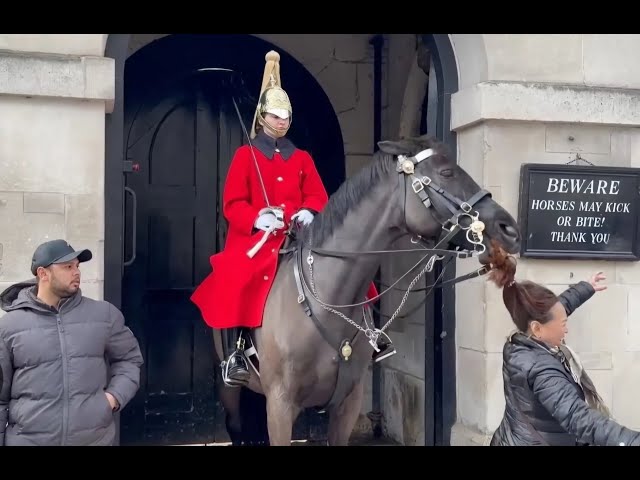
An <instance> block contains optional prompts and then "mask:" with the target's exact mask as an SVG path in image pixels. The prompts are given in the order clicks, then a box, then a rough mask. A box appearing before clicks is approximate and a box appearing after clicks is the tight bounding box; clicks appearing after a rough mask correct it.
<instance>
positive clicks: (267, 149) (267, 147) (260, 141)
mask: <svg viewBox="0 0 640 480" xmlns="http://www.w3.org/2000/svg"><path fill="white" fill-rule="evenodd" d="M252 144H253V145H254V146H255V147H256V148H257V149H258V150H260V151H261V152H262V153H263V154H264V156H265V157H267V158H269V159H273V155H274V153H275V152H276V149H278V150H279V153H280V155H281V156H282V158H284V159H285V160H288V159H289V157H291V155H293V152H294V150H295V149H296V146H295V145H294V144H293V143H292V142H291V140H289V139H288V138H287V137H282V138H278V139H277V140H276V139H275V138H272V137H270V136H269V135H267V134H266V133H264V132H263V131H262V130H260V131H259V132H258V134H257V135H256V138H254V139H253V142H252Z"/></svg>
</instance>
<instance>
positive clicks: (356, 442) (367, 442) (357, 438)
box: [183, 435, 401, 447]
mask: <svg viewBox="0 0 640 480" xmlns="http://www.w3.org/2000/svg"><path fill="white" fill-rule="evenodd" d="M292 444H293V446H300V447H304V446H320V445H323V444H322V443H321V442H313V441H307V440H299V441H293V442H292ZM229 445H230V443H228V442H221V443H208V444H191V445H183V446H190V447H197V446H207V447H226V446H229ZM349 445H350V446H367V447H376V446H387V445H389V446H401V445H400V444H399V443H397V442H395V441H393V440H391V439H388V438H373V436H372V435H354V436H352V437H351V441H350V442H349Z"/></svg>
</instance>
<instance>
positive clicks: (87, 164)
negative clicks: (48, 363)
mask: <svg viewBox="0 0 640 480" xmlns="http://www.w3.org/2000/svg"><path fill="white" fill-rule="evenodd" d="M103 37H104V36H103V35H102V34H99V35H13V34H12V35H10V34H3V35H0V48H3V49H4V50H3V51H0V145H1V146H0V171H1V172H2V174H0V225H2V228H1V229H0V289H2V290H3V289H4V288H6V287H7V286H9V285H10V284H12V283H14V282H17V281H21V280H26V279H29V278H31V273H30V271H29V267H30V263H31V255H32V253H33V251H34V249H35V248H36V246H37V245H38V244H39V243H41V242H43V241H46V240H51V239H55V238H64V239H66V240H68V241H69V242H70V243H71V245H72V246H73V247H75V248H90V249H91V250H92V251H93V253H94V259H93V260H92V261H91V262H90V263H88V264H86V265H83V267H82V273H83V279H82V285H81V287H82V290H83V292H84V293H85V295H87V296H90V297H92V298H98V299H100V298H102V284H103V253H102V252H103V243H104V122H105V113H106V112H108V111H109V108H111V105H112V102H113V97H114V81H115V76H114V75H115V74H114V64H113V61H112V60H111V59H108V58H104V57H102V54H103V52H104V38H103Z"/></svg>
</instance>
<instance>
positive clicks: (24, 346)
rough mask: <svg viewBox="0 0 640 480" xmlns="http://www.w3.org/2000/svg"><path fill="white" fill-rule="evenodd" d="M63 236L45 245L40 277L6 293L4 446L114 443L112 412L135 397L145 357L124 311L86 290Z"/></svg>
mask: <svg viewBox="0 0 640 480" xmlns="http://www.w3.org/2000/svg"><path fill="white" fill-rule="evenodd" d="M91 258H92V254H91V252H90V251H89V250H80V251H75V250H74V249H73V248H72V247H71V246H70V245H69V244H68V243H67V242H65V241H64V240H53V241H50V242H46V243H44V244H42V245H40V246H39V247H38V248H37V249H36V251H35V253H34V256H33V261H32V265H31V272H32V273H33V274H34V275H35V276H36V279H34V280H31V281H27V282H21V283H16V284H14V285H12V286H10V287H9V288H7V289H6V290H5V291H4V292H2V293H1V294H0V306H1V307H2V309H3V310H4V311H5V312H7V313H6V314H5V315H4V316H2V317H0V367H1V372H2V375H1V377H2V384H1V388H0V445H112V444H113V442H114V439H115V433H116V430H115V422H114V412H115V411H117V410H119V409H122V408H124V407H125V405H127V403H128V402H129V401H130V400H131V399H132V398H133V396H134V395H135V394H136V392H137V391H138V388H139V385H140V367H141V365H142V363H143V361H142V355H141V353H140V347H139V345H138V341H137V340H136V338H135V337H134V335H133V333H132V332H131V330H130V329H129V328H128V327H126V326H125V324H124V318H123V316H122V314H121V313H120V311H119V310H118V309H117V308H116V307H114V306H113V305H112V304H110V303H108V302H105V301H96V300H92V299H90V298H87V297H83V296H82V292H81V290H80V270H79V264H80V262H86V261H88V260H90V259H91Z"/></svg>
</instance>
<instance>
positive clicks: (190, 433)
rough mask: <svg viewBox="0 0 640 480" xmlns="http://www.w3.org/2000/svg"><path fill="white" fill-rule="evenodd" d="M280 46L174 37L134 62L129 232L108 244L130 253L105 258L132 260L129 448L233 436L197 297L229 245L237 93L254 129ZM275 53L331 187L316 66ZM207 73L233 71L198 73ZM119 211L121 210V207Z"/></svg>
mask: <svg viewBox="0 0 640 480" xmlns="http://www.w3.org/2000/svg"><path fill="white" fill-rule="evenodd" d="M272 48H274V47H273V46H272V45H270V44H268V43H266V42H264V41H262V40H260V39H257V38H255V37H251V36H247V35H171V36H168V37H164V38H162V39H160V40H157V41H155V42H152V43H151V44H149V45H148V46H146V47H144V48H142V49H141V50H139V51H138V52H136V53H135V54H134V55H132V56H131V57H130V58H129V59H128V60H127V61H126V65H125V69H124V80H123V82H124V88H123V90H124V106H123V115H122V117H121V118H122V123H123V125H122V128H123V130H122V132H123V133H122V137H123V143H124V149H123V150H124V158H121V159H120V161H121V162H122V163H121V165H119V166H118V168H120V171H121V172H122V171H124V172H126V173H125V179H124V185H125V189H124V192H122V196H121V197H122V198H123V199H124V200H123V203H124V205H123V208H122V209H121V210H120V211H121V212H124V222H123V223H124V235H122V234H118V233H117V232H108V233H107V239H106V242H107V243H108V242H110V241H118V240H119V241H122V242H123V243H124V247H123V250H124V254H123V257H124V258H123V259H114V258H107V259H106V260H105V261H106V262H116V261H120V262H121V263H124V269H123V272H124V273H123V276H122V278H121V282H122V283H121V285H122V290H121V293H122V297H121V298H122V305H121V308H122V310H123V313H124V315H125V318H126V319H127V324H128V325H129V326H130V328H131V329H132V330H133V331H134V333H135V335H136V336H137V338H138V339H139V341H140V343H141V347H142V349H143V354H144V357H145V366H144V368H143V372H142V378H141V388H140V391H139V392H138V395H137V396H136V398H135V399H134V400H133V401H132V402H131V403H130V404H129V405H128V406H127V408H125V409H124V410H123V412H122V416H121V422H120V425H121V434H120V435H121V442H120V443H121V444H154V445H158V444H181V443H210V442H214V441H226V440H227V435H226V432H225V431H224V419H223V416H222V411H221V406H220V404H219V402H218V400H217V398H216V394H215V381H216V379H215V370H214V369H215V368H217V366H216V365H214V363H213V343H212V336H211V331H210V330H209V329H208V328H207V327H206V325H205V324H204V323H203V322H202V320H201V318H200V316H199V314H198V311H197V309H196V308H195V306H194V305H193V304H192V303H191V302H190V300H189V297H190V295H191V293H192V291H193V289H194V288H195V286H196V285H197V284H198V283H200V282H201V281H202V279H203V278H204V277H205V275H206V274H207V273H208V272H209V268H210V267H209V257H210V256H211V255H212V254H213V253H215V252H217V251H219V250H220V249H221V248H222V247H223V246H224V240H225V231H226V225H225V222H224V218H223V217H222V215H221V208H220V198H221V195H222V189H223V186H224V181H225V176H226V172H227V169H228V167H229V163H230V160H231V158H232V155H233V152H234V150H235V149H236V148H237V147H238V146H240V145H241V144H242V143H243V142H245V141H246V139H245V138H244V136H243V130H242V127H241V123H240V121H239V120H238V117H237V114H236V111H235V109H234V105H233V103H232V100H231V96H232V94H235V95H236V101H237V103H238V106H239V108H240V110H241V114H242V117H243V118H242V120H243V122H244V124H245V126H246V128H247V129H250V128H251V127H250V125H251V121H252V119H253V111H254V108H255V104H256V103H255V102H256V100H257V96H258V93H259V88H260V82H261V79H262V72H263V69H264V56H265V54H266V52H267V51H269V50H270V49H272ZM276 50H277V51H278V52H279V53H280V55H281V68H282V81H283V87H284V88H285V89H286V90H287V92H288V93H289V95H290V97H291V102H292V104H293V109H294V115H293V119H294V120H293V124H292V128H291V133H290V137H291V138H292V140H293V141H294V142H295V143H296V144H297V145H298V146H299V147H300V148H304V149H306V150H308V151H309V152H310V153H311V154H312V156H313V157H314V159H315V161H316V164H317V167H318V171H319V173H320V175H321V176H322V178H323V180H324V182H325V186H326V188H327V190H328V191H329V193H333V192H334V191H335V190H336V189H337V187H338V186H339V185H340V184H341V183H342V182H343V181H344V151H343V143H342V136H341V132H340V128H339V125H338V121H337V118H336V115H335V112H334V111H333V109H332V107H331V104H330V103H329V101H328V99H327V97H326V95H325V94H324V92H323V91H322V89H321V88H320V87H319V85H318V84H317V82H316V81H315V80H314V79H313V77H312V76H311V75H310V74H309V72H307V71H306V70H305V69H304V67H302V65H301V64H299V63H298V62H297V61H295V60H294V59H293V58H292V57H290V56H289V55H287V54H286V52H283V51H282V50H280V49H277V48H276ZM116 61H118V59H116ZM120 61H124V59H123V58H122V59H120ZM202 68H223V69H231V70H233V71H234V72H235V73H229V72H224V71H211V70H209V71H205V72H198V70H199V69H202ZM117 91H118V89H117ZM120 91H122V90H120ZM112 128H113V126H112ZM126 162H130V163H126ZM126 165H131V166H132V168H131V169H129V168H125V166H126ZM112 168H113V166H112ZM127 170H130V171H128V172H127ZM110 171H111V172H112V171H113V170H110ZM107 178H111V177H110V176H109V175H108V176H107ZM115 184H117V182H113V184H112V185H109V182H107V185H106V190H107V198H119V196H118V195H114V194H113V191H112V190H111V191H110V189H113V188H114V186H113V185H115ZM115 188H120V187H119V186H116V187H115ZM109 212H114V213H112V214H117V212H118V209H117V208H114V207H113V205H112V206H111V208H110V209H109ZM107 220H108V223H109V219H107ZM113 250H114V251H115V250H117V249H113ZM107 251H111V250H110V249H108V248H105V252H107ZM109 281H111V282H113V281H114V279H113V278H111V279H106V282H109ZM110 288H113V286H112V285H105V291H107V290H108V289H110ZM249 401H250V405H247V408H264V403H262V405H261V404H260V402H263V398H262V397H256V396H253V397H249ZM256 402H257V403H256ZM314 415H315V414H313V413H310V414H308V415H306V416H303V417H301V419H300V421H299V422H298V425H297V426H296V432H295V437H296V438H309V437H312V436H316V437H317V435H316V434H317V432H319V431H320V432H321V431H322V428H319V427H318V424H319V423H322V420H321V419H318V418H312V417H313V416H314Z"/></svg>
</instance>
